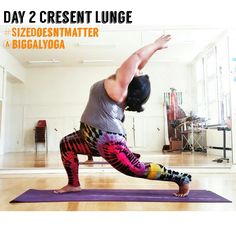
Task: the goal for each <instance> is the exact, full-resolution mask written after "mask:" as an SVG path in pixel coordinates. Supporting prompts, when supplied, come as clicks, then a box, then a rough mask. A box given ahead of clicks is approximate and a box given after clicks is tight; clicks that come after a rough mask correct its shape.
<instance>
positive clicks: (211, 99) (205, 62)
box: [194, 37, 230, 125]
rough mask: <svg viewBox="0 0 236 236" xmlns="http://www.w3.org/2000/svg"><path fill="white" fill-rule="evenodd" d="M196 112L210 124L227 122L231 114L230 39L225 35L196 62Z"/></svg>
mask: <svg viewBox="0 0 236 236" xmlns="http://www.w3.org/2000/svg"><path fill="white" fill-rule="evenodd" d="M194 68H195V76H196V79H195V85H196V86H194V89H196V92H195V94H196V98H195V104H196V106H197V107H196V108H195V110H196V113H197V116H199V117H205V118H206V119H207V123H208V125H217V124H225V123H226V121H227V118H228V117H229V116H230V79H229V56H228V40H227V37H224V38H223V39H222V40H221V41H220V42H219V43H217V44H216V45H215V46H214V47H213V48H212V49H211V50H209V51H208V52H207V53H205V55H204V56H202V57H201V58H199V59H198V60H197V61H196V63H195V67H194Z"/></svg>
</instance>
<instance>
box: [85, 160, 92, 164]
mask: <svg viewBox="0 0 236 236" xmlns="http://www.w3.org/2000/svg"><path fill="white" fill-rule="evenodd" d="M84 163H86V164H93V160H87V161H85V162H84Z"/></svg>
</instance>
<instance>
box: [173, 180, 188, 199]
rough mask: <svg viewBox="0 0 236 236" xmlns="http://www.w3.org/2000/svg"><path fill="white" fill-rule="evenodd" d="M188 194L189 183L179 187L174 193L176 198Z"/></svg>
mask: <svg viewBox="0 0 236 236" xmlns="http://www.w3.org/2000/svg"><path fill="white" fill-rule="evenodd" d="M189 192H190V189H189V183H186V184H182V185H179V191H178V192H177V193H174V196H176V197H187V196H188V194H189Z"/></svg>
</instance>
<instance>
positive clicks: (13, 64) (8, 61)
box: [0, 45, 26, 82]
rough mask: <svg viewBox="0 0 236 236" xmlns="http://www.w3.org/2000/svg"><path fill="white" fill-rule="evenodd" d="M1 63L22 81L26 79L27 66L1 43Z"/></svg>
mask: <svg viewBox="0 0 236 236" xmlns="http://www.w3.org/2000/svg"><path fill="white" fill-rule="evenodd" d="M0 55H1V56H0V65H1V66H2V67H4V68H5V70H6V71H7V72H9V73H11V74H12V75H13V76H14V77H15V78H17V79H18V80H20V81H22V82H23V81H24V80H25V72H26V71H25V68H24V67H23V66H22V65H21V64H20V62H19V61H17V59H16V58H14V57H13V56H12V55H11V54H9V53H8V52H7V51H6V50H5V49H4V48H2V47H1V45H0Z"/></svg>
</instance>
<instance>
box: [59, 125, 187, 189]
mask: <svg viewBox="0 0 236 236" xmlns="http://www.w3.org/2000/svg"><path fill="white" fill-rule="evenodd" d="M60 151H61V157H62V162H63V165H64V167H65V170H66V172H67V175H68V184H69V185H72V186H75V187H76V186H80V182H79V178H78V167H79V161H78V157H77V154H84V155H92V156H102V157H103V158H104V159H105V160H106V161H107V162H108V163H110V165H111V166H113V167H114V168H115V169H116V170H118V171H120V172H121V173H123V174H126V175H129V176H133V177H139V178H145V179H152V180H163V181H172V182H175V183H177V184H178V185H182V184H186V183H189V182H190V181H191V175H189V174H185V173H179V172H177V171H174V170H170V169H166V168H165V167H164V166H162V165H160V164H156V163H142V162H140V160H139V158H138V157H137V154H134V153H133V152H131V151H130V150H129V148H128V147H127V144H126V137H125V136H124V135H122V134H117V133H111V132H103V131H101V130H99V129H96V128H93V127H91V126H89V125H86V124H84V123H81V127H80V130H79V131H76V132H74V133H72V134H69V135H67V136H65V137H64V138H63V139H62V140H61V142H60Z"/></svg>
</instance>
